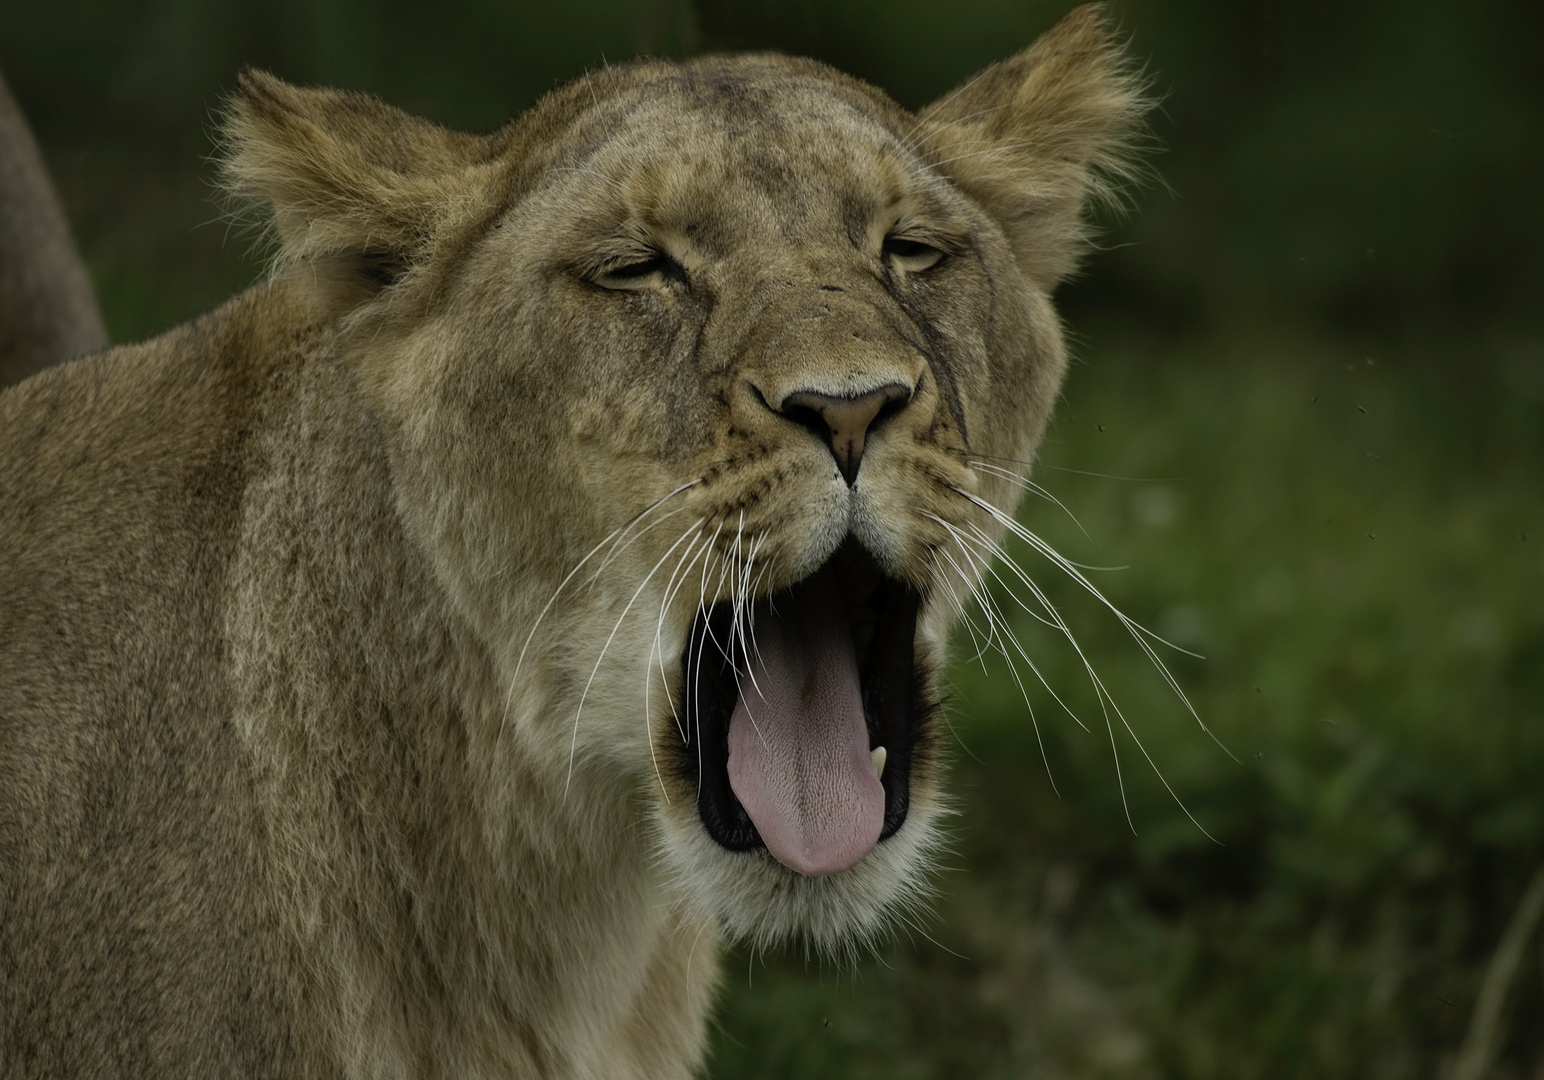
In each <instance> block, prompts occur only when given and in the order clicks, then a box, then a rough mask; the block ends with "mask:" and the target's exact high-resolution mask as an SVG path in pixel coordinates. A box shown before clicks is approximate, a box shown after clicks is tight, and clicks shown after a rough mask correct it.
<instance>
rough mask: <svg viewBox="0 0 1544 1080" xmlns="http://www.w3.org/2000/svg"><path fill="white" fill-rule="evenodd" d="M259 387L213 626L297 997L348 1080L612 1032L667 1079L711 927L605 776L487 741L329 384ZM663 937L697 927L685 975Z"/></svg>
mask: <svg viewBox="0 0 1544 1080" xmlns="http://www.w3.org/2000/svg"><path fill="white" fill-rule="evenodd" d="M274 385H275V390H274V400H273V402H272V407H271V408H270V410H269V414H268V415H269V420H268V422H267V424H266V426H265V429H264V430H263V431H262V432H261V434H260V435H259V436H258V441H259V443H260V444H261V445H260V446H258V447H257V452H256V455H255V457H254V459H253V461H254V464H253V466H252V468H251V469H250V472H249V480H248V484H247V489H246V497H245V500H244V503H243V507H242V512H241V519H240V524H239V532H240V536H239V540H238V543H237V552H238V554H237V557H236V559H235V561H234V566H233V570H232V573H231V579H230V581H229V583H228V591H227V601H228V603H227V611H228V612H229V614H228V619H227V622H228V626H227V632H228V635H229V638H230V641H231V653H232V657H233V672H232V675H233V679H234V681H235V684H236V695H235V696H236V699H237V700H238V701H239V702H241V703H242V705H241V708H240V710H239V715H238V716H237V718H236V719H237V727H238V730H239V731H240V732H241V733H242V735H243V737H244V741H245V745H246V747H247V749H248V752H249V755H250V761H251V762H252V765H253V768H254V774H255V780H256V785H257V788H258V791H259V797H260V802H261V805H262V810H263V813H264V814H265V816H266V818H267V825H268V829H267V835H268V837H269V841H270V843H269V851H268V865H269V871H270V873H271V874H272V875H273V877H274V878H275V880H276V883H277V884H278V885H279V889H278V895H279V896H280V897H281V898H282V899H281V901H280V905H281V910H280V911H278V912H277V915H278V920H279V922H280V923H281V925H282V926H283V927H284V929H285V933H286V936H287V938H288V940H289V942H290V945H291V948H292V950H293V952H294V954H295V955H296V956H297V957H299V958H303V968H302V970H305V971H307V972H309V975H308V976H306V978H309V979H310V980H311V981H312V987H311V989H310V990H309V991H307V990H301V991H300V993H301V994H302V995H303V996H304V997H306V998H309V999H310V1000H311V1001H313V1002H321V1001H326V1002H334V1001H336V1002H339V1003H341V1004H340V1005H339V1007H338V1009H337V1011H336V1013H335V1014H334V1015H332V1016H330V1017H328V1018H326V1019H325V1020H322V1022H323V1023H324V1025H325V1026H326V1027H327V1028H329V1029H331V1032H332V1037H333V1040H334V1043H335V1045H336V1046H337V1048H338V1051H339V1053H341V1054H343V1055H344V1056H345V1058H347V1060H348V1063H349V1065H350V1066H351V1067H352V1068H353V1069H356V1070H358V1071H360V1072H361V1073H372V1074H380V1075H389V1074H391V1073H393V1072H396V1071H398V1070H399V1069H403V1070H406V1071H413V1070H417V1069H420V1068H421V1067H422V1065H423V1063H424V1062H434V1063H435V1065H436V1067H438V1068H445V1069H447V1070H449V1071H454V1070H457V1069H459V1070H460V1071H462V1072H463V1073H465V1074H467V1075H475V1074H477V1073H479V1072H483V1071H494V1070H500V1069H505V1070H507V1069H510V1068H515V1069H516V1070H517V1071H519V1070H520V1069H522V1068H523V1069H527V1070H529V1071H531V1072H533V1073H535V1072H538V1071H539V1072H540V1073H541V1074H542V1075H548V1074H552V1075H563V1074H564V1073H566V1072H570V1071H573V1072H583V1071H584V1070H585V1069H587V1068H588V1066H587V1065H586V1064H585V1063H584V1062H579V1061H575V1060H570V1059H569V1058H568V1057H567V1055H569V1054H570V1053H571V1052H572V1050H571V1048H573V1047H586V1048H589V1049H588V1050H587V1052H595V1051H596V1048H598V1047H599V1048H604V1047H605V1046H607V1045H609V1044H611V1043H615V1044H617V1048H618V1049H619V1050H620V1049H622V1046H621V1044H623V1043H627V1044H634V1043H637V1044H639V1045H637V1046H634V1047H633V1049H632V1052H631V1053H630V1054H629V1055H625V1056H623V1057H621V1058H619V1059H620V1060H641V1059H652V1060H655V1061H656V1063H657V1064H659V1065H660V1066H661V1069H662V1070H663V1072H664V1073H668V1072H670V1071H673V1070H671V1069H670V1068H668V1067H666V1066H665V1064H664V1063H665V1061H667V1060H675V1059H676V1058H679V1059H680V1060H682V1061H685V1060H687V1059H689V1058H691V1056H692V1053H693V1051H691V1050H690V1048H692V1047H694V1046H695V1045H696V1044H697V1042H698V1039H697V1031H698V1028H699V1026H700V1022H701V1017H702V1014H703V1012H704V1010H705V1007H706V1005H707V1004H708V1000H707V999H708V996H709V993H710V988H711V983H712V978H713V975H714V970H715V969H714V961H713V950H714V942H713V940H712V939H713V937H714V936H715V932H714V930H713V928H712V927H711V925H709V920H708V919H707V918H706V917H705V916H703V915H702V914H700V913H698V912H696V911H693V910H689V909H686V908H683V907H681V906H680V905H679V904H678V903H676V902H675V901H674V899H673V898H672V897H671V896H670V895H669V894H668V892H667V890H666V888H665V886H664V884H663V883H662V882H661V881H660V880H659V879H658V876H657V874H656V872H655V871H654V870H653V869H652V861H651V858H650V851H649V846H650V845H649V843H648V839H647V837H644V836H641V835H640V834H639V832H638V829H639V826H638V822H639V820H640V819H641V818H642V817H643V814H644V811H643V808H642V807H641V806H639V805H636V804H635V799H636V795H635V794H634V793H633V792H631V791H630V790H629V788H628V787H627V786H626V785H620V784H617V783H614V782H605V781H603V780H602V779H601V778H600V777H599V775H598V772H597V770H595V769H592V768H589V767H586V764H585V763H584V762H583V761H580V762H578V763H576V767H575V769H574V771H573V773H572V775H571V776H569V777H565V776H557V777H554V775H553V770H552V769H551V768H550V762H548V761H546V760H544V759H541V758H538V757H537V756H535V755H530V754H526V753H524V752H523V750H522V743H521V741H520V740H519V739H518V738H511V737H508V736H507V735H506V736H503V737H501V736H500V735H499V729H500V726H501V724H502V722H503V717H502V715H501V710H502V707H503V702H502V695H501V694H500V693H499V688H498V687H497V686H496V681H497V680H496V679H495V678H494V676H493V674H492V672H493V666H492V664H491V662H490V660H489V658H488V655H487V651H486V650H485V649H484V648H483V647H482V646H481V645H479V644H478V642H477V641H476V640H475V636H474V634H473V633H472V631H471V630H470V628H469V627H468V626H467V625H466V623H465V622H464V620H462V619H461V618H459V617H458V616H457V615H456V613H455V611H454V610H453V605H452V604H451V603H450V602H449V601H448V600H447V599H446V597H445V596H444V595H443V594H442V592H441V591H440V590H439V589H438V588H437V586H436V584H435V582H434V579H433V575H432V573H431V572H430V569H429V567H428V565H427V563H426V560H425V559H424V557H423V556H422V554H421V553H420V552H418V551H417V550H416V548H415V546H414V544H413V543H412V542H411V541H410V540H409V539H408V537H407V536H406V535H405V532H404V529H403V527H402V525H401V522H400V520H399V518H398V515H397V513H396V502H395V498H394V495H393V486H392V477H391V470H390V467H389V463H388V457H387V454H386V451H385V448H384V445H383V439H382V436H381V432H380V430H379V427H378V425H377V424H376V423H375V421H374V420H373V419H372V417H371V415H370V413H369V410H368V409H367V408H366V407H365V405H364V404H363V402H362V401H361V399H360V397H359V395H358V393H357V392H356V390H355V389H354V386H353V382H352V378H351V375H350V373H349V371H348V370H347V369H345V368H344V367H342V366H341V365H336V364H329V363H324V362H317V361H315V360H312V361H309V362H307V363H305V364H300V365H297V366H296V367H294V368H293V369H291V370H289V371H288V372H285V373H281V374H280V376H279V377H278V378H277V380H276V382H275V384H274ZM683 935H684V936H685V937H686V938H687V939H688V940H690V939H693V938H695V937H697V936H699V935H700V937H701V938H702V939H703V940H702V941H701V943H700V948H699V949H697V950H696V951H695V954H694V959H692V960H691V962H690V963H689V964H685V965H683V964H682V962H681V960H680V957H681V956H682V955H684V954H685V952H686V951H687V950H682V949H681V948H679V946H680V944H681V940H680V939H681V938H682V936H683ZM691 968H695V970H690V969H691ZM302 981H304V980H302ZM404 1015H412V1016H415V1017H416V1020H417V1022H414V1023H410V1024H404V1023H402V1022H401V1019H402V1017H403V1016H404ZM640 1018H645V1019H647V1021H648V1023H647V1025H645V1026H643V1027H640V1024H641V1020H640ZM407 1032H417V1033H423V1032H430V1033H433V1034H431V1035H428V1036H424V1038H427V1039H429V1040H430V1042H429V1043H428V1044H424V1045H419V1044H417V1043H415V1044H413V1045H409V1044H407V1043H406V1042H405V1041H404V1040H405V1039H407V1038H408V1036H407V1034H406V1033H407ZM606 1032H609V1033H610V1034H609V1036H606V1035H605V1034H603V1033H606ZM598 1033H601V1037H599V1038H597V1034H598ZM581 1034H582V1035H583V1037H581ZM650 1048H652V1050H651V1049H650ZM672 1048H673V1049H672ZM683 1054H684V1055H685V1057H681V1055H683ZM639 1055H642V1058H640V1057H639ZM672 1055H674V1057H673V1056H672Z"/></svg>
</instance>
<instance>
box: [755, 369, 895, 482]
mask: <svg viewBox="0 0 1544 1080" xmlns="http://www.w3.org/2000/svg"><path fill="white" fill-rule="evenodd" d="M910 397H911V390H910V389H909V388H907V387H905V386H902V385H900V384H899V383H890V384H889V385H888V386H881V387H880V388H879V389H878V390H870V391H869V392H868V393H866V394H859V395H858V396H856V397H832V396H831V395H830V394H817V393H815V392H814V391H811V390H800V391H796V392H794V393H792V394H789V395H788V396H787V397H785V398H784V399H783V404H782V407H781V409H780V411H781V412H782V414H783V415H784V416H786V417H788V418H789V419H790V420H795V421H798V422H799V423H801V424H803V425H804V426H805V427H807V428H809V429H810V430H811V431H814V432H815V434H817V435H822V436H824V438H825V440H826V442H827V443H829V444H830V446H831V456H832V457H834V458H836V467H837V468H838V469H841V470H842V478H843V479H845V480H846V481H847V486H848V487H851V486H852V485H853V484H854V483H855V482H856V481H857V479H858V466H859V465H860V464H862V462H863V441H864V439H865V438H866V437H867V435H868V432H869V429H870V428H871V427H874V426H875V420H876V418H877V419H878V420H879V421H881V422H882V421H883V420H885V419H887V418H888V417H889V416H890V415H891V414H892V413H895V412H898V411H899V410H900V407H901V406H904V405H905V403H906V401H907V400H908V399H910ZM897 403H899V404H897Z"/></svg>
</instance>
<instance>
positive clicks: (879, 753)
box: [869, 746, 886, 776]
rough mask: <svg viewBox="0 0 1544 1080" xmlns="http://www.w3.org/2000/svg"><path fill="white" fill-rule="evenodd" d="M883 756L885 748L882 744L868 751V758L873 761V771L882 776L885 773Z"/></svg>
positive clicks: (884, 755)
mask: <svg viewBox="0 0 1544 1080" xmlns="http://www.w3.org/2000/svg"><path fill="white" fill-rule="evenodd" d="M885 757H886V754H885V748H884V747H883V746H876V747H874V749H872V750H870V751H869V760H870V761H872V762H873V763H874V772H875V773H876V774H877V775H879V776H884V774H885Z"/></svg>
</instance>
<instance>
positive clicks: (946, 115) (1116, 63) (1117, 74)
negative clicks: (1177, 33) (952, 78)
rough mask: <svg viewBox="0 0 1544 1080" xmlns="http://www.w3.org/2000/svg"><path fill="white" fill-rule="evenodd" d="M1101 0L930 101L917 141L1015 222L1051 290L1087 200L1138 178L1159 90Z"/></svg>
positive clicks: (1012, 229) (1070, 255)
mask: <svg viewBox="0 0 1544 1080" xmlns="http://www.w3.org/2000/svg"><path fill="white" fill-rule="evenodd" d="M1143 91H1144V86H1143V81H1142V79H1141V78H1140V77H1139V76H1138V75H1136V74H1135V73H1133V71H1132V69H1131V65H1130V62H1129V61H1128V59H1127V58H1126V55H1125V53H1124V52H1123V51H1122V49H1121V48H1120V46H1119V45H1118V44H1117V43H1116V42H1115V41H1114V40H1113V38H1112V36H1111V34H1110V31H1109V29H1108V26H1107V24H1106V20H1105V15H1104V11H1103V9H1102V7H1101V6H1100V5H1098V4H1085V5H1083V6H1082V7H1078V8H1074V9H1073V10H1072V11H1071V12H1069V13H1068V14H1067V15H1065V16H1063V18H1062V19H1061V20H1060V21H1059V22H1057V24H1056V25H1055V26H1053V27H1051V29H1049V30H1047V31H1046V32H1045V33H1044V34H1043V35H1041V37H1040V39H1039V40H1038V41H1036V42H1035V43H1034V44H1033V45H1032V46H1030V47H1029V48H1028V49H1025V50H1024V51H1023V52H1021V53H1019V54H1018V55H1017V56H1014V57H1011V58H1010V59H1007V60H1004V61H1002V62H1001V63H998V64H994V65H992V66H991V67H989V68H987V69H986V70H985V71H983V72H981V73H980V74H978V75H976V77H975V78H973V79H971V80H969V81H968V82H966V83H965V84H964V85H962V86H961V87H960V88H959V89H957V90H955V91H954V92H953V93H951V94H949V95H947V96H945V97H943V98H941V99H940V100H938V101H936V102H934V103H933V104H932V105H930V106H928V107H927V108H926V109H924V110H922V113H921V115H920V117H919V121H920V124H919V136H918V138H917V140H916V141H917V144H918V145H919V146H920V147H921V148H922V150H923V152H924V153H925V154H926V155H927V158H928V160H929V161H930V162H931V163H932V164H933V166H934V167H935V168H936V169H938V170H939V171H940V172H942V173H944V174H945V175H947V176H949V177H950V178H952V179H953V180H954V181H955V183H957V184H958V185H959V186H960V187H961V188H962V189H964V191H965V192H966V193H967V194H969V195H971V196H973V197H974V198H975V199H976V200H977V201H979V202H980V203H981V204H982V206H983V207H984V208H985V209H986V210H987V212H988V213H990V214H991V215H992V216H993V217H994V218H995V219H996V220H997V222H998V223H999V224H1000V225H1001V226H1002V228H1003V231H1004V232H1006V233H1007V235H1008V239H1009V242H1010V243H1012V245H1013V250H1014V253H1015V254H1016V255H1017V256H1018V261H1019V265H1020V267H1021V268H1022V269H1023V270H1024V272H1025V274H1027V275H1028V276H1029V278H1030V280H1032V281H1034V282H1035V283H1036V284H1037V285H1039V286H1040V287H1041V288H1044V289H1046V290H1050V289H1052V288H1054V287H1055V285H1056V283H1057V282H1059V281H1061V280H1062V279H1063V278H1065V277H1066V276H1067V275H1068V274H1070V273H1071V272H1072V271H1073V270H1074V269H1075V268H1076V266H1077V261H1078V258H1079V256H1080V255H1081V254H1082V250H1083V248H1084V247H1085V244H1086V240H1087V234H1088V229H1087V226H1086V225H1085V224H1084V223H1083V221H1082V211H1083V206H1084V204H1085V202H1087V201H1088V200H1089V198H1090V197H1091V196H1092V197H1098V196H1100V195H1108V194H1110V193H1111V192H1112V191H1113V189H1114V185H1115V184H1118V183H1119V182H1121V181H1125V180H1130V179H1131V178H1132V177H1133V175H1134V173H1135V172H1136V171H1137V170H1136V168H1135V166H1134V164H1133V162H1134V154H1133V142H1132V140H1133V137H1134V135H1135V133H1136V132H1137V131H1138V130H1139V128H1140V124H1141V120H1142V116H1143V114H1144V113H1145V112H1146V111H1147V108H1148V106H1149V105H1150V102H1149V101H1148V99H1147V97H1146V96H1145V94H1144V92H1143Z"/></svg>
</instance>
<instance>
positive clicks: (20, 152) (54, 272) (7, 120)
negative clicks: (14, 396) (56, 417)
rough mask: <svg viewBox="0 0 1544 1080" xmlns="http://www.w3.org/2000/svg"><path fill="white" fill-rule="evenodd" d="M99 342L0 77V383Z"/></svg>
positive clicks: (29, 142) (43, 177)
mask: <svg viewBox="0 0 1544 1080" xmlns="http://www.w3.org/2000/svg"><path fill="white" fill-rule="evenodd" d="M106 347H107V330H106V329H105V328H104V326H103V325H102V316H101V313H100V312H99V311H98V310H97V302H96V292H95V290H94V289H93V288H92V287H91V278H90V276H89V275H88V274H87V272H86V267H85V266H84V264H82V263H81V261H80V255H79V253H78V252H77V251H76V250H75V244H74V242H73V241H72V240H71V239H70V229H69V225H68V224H67V223H66V222H65V219H64V211H63V210H62V209H61V208H60V206H59V200H58V198H56V197H55V195H54V190H53V187H52V185H50V184H49V182H48V173H47V171H46V170H45V169H44V167H43V157H42V155H41V154H40V153H39V152H38V147H37V143H36V142H34V141H33V139H32V132H30V131H29V130H27V122H26V120H25V119H23V117H22V114H21V110H20V109H19V108H17V106H16V102H15V101H14V100H13V99H12V97H11V92H10V88H9V87H8V86H6V84H5V79H4V77H0V386H6V385H8V384H10V383H13V382H20V381H21V380H22V379H24V378H25V377H27V376H28V375H31V374H32V373H33V372H35V371H38V370H40V369H41V368H44V367H47V366H48V365H49V364H56V363H59V362H60V361H62V360H68V359H70V358H71V357H74V356H82V355H84V354H86V353H92V352H96V351H97V350H99V349H104V348H106Z"/></svg>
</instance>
